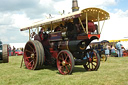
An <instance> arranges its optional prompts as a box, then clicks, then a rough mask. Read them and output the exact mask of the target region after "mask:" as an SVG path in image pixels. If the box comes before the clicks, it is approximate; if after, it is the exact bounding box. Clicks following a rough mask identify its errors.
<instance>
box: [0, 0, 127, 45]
mask: <svg viewBox="0 0 128 85" xmlns="http://www.w3.org/2000/svg"><path fill="white" fill-rule="evenodd" d="M127 4H128V0H78V5H79V7H80V10H82V9H85V8H88V7H97V8H101V9H103V10H105V11H107V12H109V13H110V19H109V20H106V21H105V24H104V28H103V30H102V33H101V38H100V40H113V39H122V38H124V37H128V26H127V24H128V6H127ZM71 8H72V0H1V3H0V40H1V41H2V42H3V43H5V44H6V43H7V44H9V43H26V42H27V41H28V31H20V28H22V27H25V26H27V25H29V24H31V23H33V22H37V21H40V20H44V19H47V18H46V17H48V16H49V14H51V15H52V16H53V17H56V16H58V15H60V14H59V12H62V11H63V10H65V14H68V13H69V12H71V11H72V10H71ZM101 26H102V25H101Z"/></svg>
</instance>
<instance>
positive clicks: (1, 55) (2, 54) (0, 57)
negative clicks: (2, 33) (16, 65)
mask: <svg viewBox="0 0 128 85" xmlns="http://www.w3.org/2000/svg"><path fill="white" fill-rule="evenodd" d="M0 62H3V63H8V62H9V54H8V45H7V44H3V45H2V42H1V41H0Z"/></svg>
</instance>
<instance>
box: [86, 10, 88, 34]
mask: <svg viewBox="0 0 128 85" xmlns="http://www.w3.org/2000/svg"><path fill="white" fill-rule="evenodd" d="M86 33H87V34H88V14H87V12H86Z"/></svg>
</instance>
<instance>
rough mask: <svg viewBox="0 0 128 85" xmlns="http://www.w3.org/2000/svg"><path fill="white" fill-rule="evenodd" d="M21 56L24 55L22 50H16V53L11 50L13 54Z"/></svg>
mask: <svg viewBox="0 0 128 85" xmlns="http://www.w3.org/2000/svg"><path fill="white" fill-rule="evenodd" d="M13 55H15V56H19V55H23V52H22V51H21V50H15V54H13V51H11V56H13Z"/></svg>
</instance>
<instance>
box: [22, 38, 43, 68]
mask: <svg viewBox="0 0 128 85" xmlns="http://www.w3.org/2000/svg"><path fill="white" fill-rule="evenodd" d="M24 62H25V66H26V67H27V69H30V70H36V69H40V68H42V66H43V63H44V48H43V46H42V44H41V43H40V42H39V41H37V40H34V41H28V42H27V43H26V45H25V49H24Z"/></svg>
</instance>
